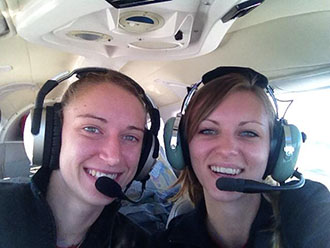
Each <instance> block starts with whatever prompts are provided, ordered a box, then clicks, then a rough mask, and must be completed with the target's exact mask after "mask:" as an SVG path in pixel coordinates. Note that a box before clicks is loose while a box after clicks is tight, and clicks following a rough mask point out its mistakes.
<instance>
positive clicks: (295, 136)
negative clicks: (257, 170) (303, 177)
mask: <svg viewBox="0 0 330 248" xmlns="http://www.w3.org/2000/svg"><path fill="white" fill-rule="evenodd" d="M284 125H285V127H284V128H288V129H289V131H290V135H289V137H288V136H286V135H283V138H282V142H281V148H280V152H279V154H278V159H277V162H276V165H275V167H274V169H273V172H272V174H271V175H272V178H273V179H274V180H276V181H277V182H284V181H285V180H287V179H288V178H290V177H291V176H292V175H293V173H294V170H295V165H296V162H297V159H298V155H299V150H300V146H301V143H302V135H301V133H300V131H299V130H298V128H297V127H296V126H294V125H291V124H290V125H288V124H284ZM289 139H290V140H291V145H292V148H293V149H292V148H289V149H288V148H285V147H284V146H285V143H286V140H289ZM289 152H292V155H289V154H288V153H289Z"/></svg>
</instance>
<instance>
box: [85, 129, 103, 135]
mask: <svg viewBox="0 0 330 248" xmlns="http://www.w3.org/2000/svg"><path fill="white" fill-rule="evenodd" d="M84 130H85V131H87V132H89V133H97V134H98V133H101V132H100V130H99V129H98V128H96V127H84Z"/></svg>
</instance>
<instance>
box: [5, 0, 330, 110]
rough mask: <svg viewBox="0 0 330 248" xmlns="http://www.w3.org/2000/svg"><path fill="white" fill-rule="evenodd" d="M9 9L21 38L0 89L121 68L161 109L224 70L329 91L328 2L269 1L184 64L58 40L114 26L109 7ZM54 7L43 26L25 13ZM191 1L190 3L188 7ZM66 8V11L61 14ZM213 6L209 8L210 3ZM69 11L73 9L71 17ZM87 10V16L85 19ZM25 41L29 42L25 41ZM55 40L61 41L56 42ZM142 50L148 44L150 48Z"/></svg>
mask: <svg viewBox="0 0 330 248" xmlns="http://www.w3.org/2000/svg"><path fill="white" fill-rule="evenodd" d="M1 1H3V0H0V2H1ZM216 1H217V2H218V0H216ZM6 2H7V4H8V8H9V9H10V13H12V18H13V23H14V24H16V25H17V27H18V28H17V30H18V35H17V36H15V37H12V38H10V39H6V40H0V42H1V46H0V54H1V56H0V63H1V65H10V66H11V67H12V68H13V70H12V71H10V72H2V73H1V78H0V83H1V84H4V83H11V82H29V83H31V82H33V83H36V84H41V83H43V82H45V79H48V78H49V77H52V76H54V75H56V74H57V73H59V72H62V71H66V70H71V69H72V68H73V67H78V66H88V65H92V66H105V67H109V68H114V69H120V70H121V71H123V72H124V73H127V74H128V75H130V76H132V77H133V78H134V79H136V80H137V81H138V82H139V83H140V84H142V85H143V87H144V88H145V89H146V90H147V93H148V94H149V95H150V96H151V97H152V98H153V99H155V100H156V103H157V104H158V105H159V106H165V105H168V104H171V103H173V102H178V101H181V99H182V96H183V95H184V93H185V85H190V84H192V83H194V82H196V81H198V80H199V79H200V77H201V75H202V74H203V73H205V72H206V71H208V70H210V69H213V68H214V67H217V66H219V65H241V66H250V67H253V68H255V69H256V70H259V71H261V72H263V73H264V74H266V75H267V76H268V77H269V78H270V79H271V84H272V85H273V86H274V87H275V88H276V89H278V90H282V91H302V90H308V89H313V88H323V87H328V86H329V85H330V80H328V78H329V76H328V74H329V73H328V71H329V69H328V68H329V63H330V62H329V57H330V46H329V45H328V44H330V32H328V26H329V21H330V1H324V0H313V1H310V0H296V1H288V0H265V1H264V3H263V4H261V5H260V6H259V7H257V8H256V9H254V10H253V11H251V12H250V13H249V14H247V15H246V16H244V17H242V18H239V19H237V20H236V21H235V22H233V23H232V25H231V26H230V27H228V30H226V33H225V35H224V36H223V37H221V39H220V40H218V41H214V40H213V38H212V37H214V33H213V36H210V39H209V41H210V43H207V44H208V45H205V46H204V47H207V49H209V51H208V52H207V53H206V54H204V55H201V56H195V55H196V54H195V55H194V56H188V58H187V57H185V56H181V55H180V53H177V54H175V55H176V56H173V55H171V56H169V57H166V56H165V54H166V52H164V53H159V54H158V55H157V56H149V57H148V56H144V55H142V54H140V55H139V56H137V57H135V58H134V59H133V58H131V59H128V58H127V57H125V56H121V55H123V53H122V52H120V49H118V48H116V47H115V46H113V47H111V46H107V47H102V46H99V45H97V44H100V42H99V41H88V42H87V41H86V44H87V45H84V46H83V48H84V49H88V52H87V53H85V52H86V51H85V50H84V49H83V50H81V49H80V44H82V43H81V42H82V41H81V40H79V39H71V38H70V37H67V36H66V35H65V36H56V35H55V33H56V32H57V33H58V34H60V33H61V32H62V31H64V30H69V29H70V27H76V26H75V25H78V26H79V25H82V24H86V25H83V26H84V27H94V26H89V25H90V23H92V24H93V25H96V26H98V27H99V26H102V25H104V24H105V23H104V21H106V20H109V19H104V18H103V17H104V15H103V14H102V16H103V17H102V18H103V19H102V18H100V13H101V12H102V9H103V8H105V7H104V6H108V5H107V3H106V1H103V0H93V1H92V2H93V3H94V4H93V6H94V9H92V10H93V11H94V12H93V11H92V10H91V9H88V8H87V7H88V6H89V4H90V3H91V1H87V0H86V1H84V4H80V5H77V4H76V2H77V1H76V0H66V1H58V2H57V1H56V0H54V1H35V0H33V1H31V0H19V1H17V0H6ZM56 2H57V3H58V6H59V7H58V8H56V9H55V10H54V11H55V13H56V15H55V16H56V17H57V18H50V19H45V20H46V21H42V22H41V21H40V20H38V16H39V17H40V16H41V17H43V18H48V17H47V15H41V14H40V13H39V12H41V9H39V12H33V15H29V14H31V13H32V12H31V13H29V12H28V11H29V10H33V9H35V10H36V8H37V7H38V5H40V6H48V7H49V8H51V7H52V6H53V7H54V8H55V5H56V4H55V3H56ZM187 2H189V3H191V4H190V5H187ZM199 2H200V1H199V0H194V1H192V0H189V1H185V0H173V1H170V2H168V3H171V4H172V5H170V7H168V8H164V9H163V10H162V11H163V12H161V11H160V12H157V13H158V14H164V13H172V12H174V11H175V10H177V11H179V12H180V11H181V12H184V11H183V10H185V11H187V6H188V7H189V11H191V12H193V9H194V8H195V9H198V4H199ZM203 2H204V3H205V1H203ZM219 2H225V3H227V5H228V6H227V7H228V8H229V3H230V4H231V5H233V4H234V3H238V2H240V1H227V0H226V1H224V0H222V1H220V0H219ZM45 3H48V5H47V4H46V5H45ZM70 3H71V4H70ZM72 3H75V4H72ZM166 3H167V2H164V3H160V4H159V5H163V4H164V5H165V4H166ZM192 3H193V4H192ZM209 3H215V1H209ZM52 4H53V5H52ZM54 4H55V5H54ZM61 4H63V6H64V7H65V8H64V9H61ZM56 6H57V5H56ZM155 6H156V5H155ZM166 6H167V5H166ZM210 6H211V7H212V4H211V5H210ZM211 7H209V11H211ZM71 8H74V9H75V10H74V11H72V10H71ZM139 8H140V9H141V7H139ZM145 8H147V10H149V11H150V10H155V7H153V5H152V4H150V5H148V6H147V5H146V7H145ZM158 10H159V9H158ZM165 10H167V11H168V12H166V11H165ZM44 11H45V9H44ZM84 11H85V12H86V13H87V14H88V15H83V12H84ZM100 11H101V12H100ZM46 12H47V10H46ZM47 13H48V12H47ZM76 13H80V14H81V16H80V17H77V18H78V19H77V20H75V21H74V22H73V20H71V19H70V18H71V17H72V15H73V14H76ZM93 13H94V14H95V15H94V14H93ZM105 13H106V14H105V18H108V17H107V15H113V14H114V13H115V12H114V11H113V10H111V11H110V10H109V11H108V14H107V11H106V12H105ZM58 16H61V18H58ZM18 17H19V18H18ZM23 17H26V18H25V19H24V18H23ZM62 17H63V18H62ZM33 18H35V19H33ZM65 18H69V19H67V20H66V19H65ZM86 18H87V19H86ZM181 19H182V18H181ZM33 20H34V21H33ZM42 20H43V19H42ZM63 20H64V24H65V25H64V24H63V25H62V24H61V25H62V26H60V27H59V26H58V23H60V22H62V21H63ZM65 20H66V21H65ZM70 20H71V21H70ZM28 24H29V25H28ZM107 25H108V24H107ZM93 31H97V29H94V30H93ZM156 31H157V30H156ZM63 34H64V33H63ZM72 34H73V33H72ZM215 34H216V33H215ZM52 35H53V36H52ZM153 35H155V33H153ZM158 35H159V33H158ZM21 36H22V37H24V38H25V39H26V40H30V41H26V40H25V41H24V40H23V39H22V38H21ZM51 37H53V38H54V37H57V38H56V39H55V40H52V38H51ZM64 37H65V39H64ZM87 37H91V36H87ZM132 37H134V35H133V36H132ZM215 37H217V38H219V37H218V36H215ZM61 38H63V40H61ZM9 40H10V41H9ZM59 40H60V41H61V42H59ZM217 42H219V43H220V45H218V46H216V47H214V48H216V49H215V50H214V51H213V52H211V50H212V48H210V47H212V46H214V44H216V43H217ZM101 43H102V42H101ZM84 44H85V43H84ZM95 44H96V45H95ZM144 44H145V45H148V43H144ZM208 46H209V47H208ZM100 47H101V48H100ZM111 49H113V50H111ZM205 49H206V48H205ZM205 51H206V50H204V51H203V52H202V53H205ZM14 53H15V56H13V54H14ZM202 53H201V54H202ZM102 54H105V55H106V56H103V55H102ZM79 55H85V56H86V58H85V59H82V57H81V56H79ZM163 55H164V56H163ZM156 59H157V60H156ZM46 62H47V63H46ZM314 75H317V77H314ZM314 79H315V80H314Z"/></svg>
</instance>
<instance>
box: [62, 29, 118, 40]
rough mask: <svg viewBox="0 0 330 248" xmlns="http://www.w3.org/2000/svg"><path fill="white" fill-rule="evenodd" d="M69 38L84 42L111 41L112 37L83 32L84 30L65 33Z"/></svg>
mask: <svg viewBox="0 0 330 248" xmlns="http://www.w3.org/2000/svg"><path fill="white" fill-rule="evenodd" d="M67 35H68V36H70V37H71V38H75V39H79V40H86V41H111V40H112V37H111V36H110V35H107V34H103V33H98V32H93V31H85V30H75V31H70V32H68V33H67Z"/></svg>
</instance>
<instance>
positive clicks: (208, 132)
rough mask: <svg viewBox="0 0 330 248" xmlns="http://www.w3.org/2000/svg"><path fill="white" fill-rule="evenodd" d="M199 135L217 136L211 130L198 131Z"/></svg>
mask: <svg viewBox="0 0 330 248" xmlns="http://www.w3.org/2000/svg"><path fill="white" fill-rule="evenodd" d="M199 133H200V134H204V135H214V134H217V132H216V131H215V130H213V129H201V130H200V131H199Z"/></svg>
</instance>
